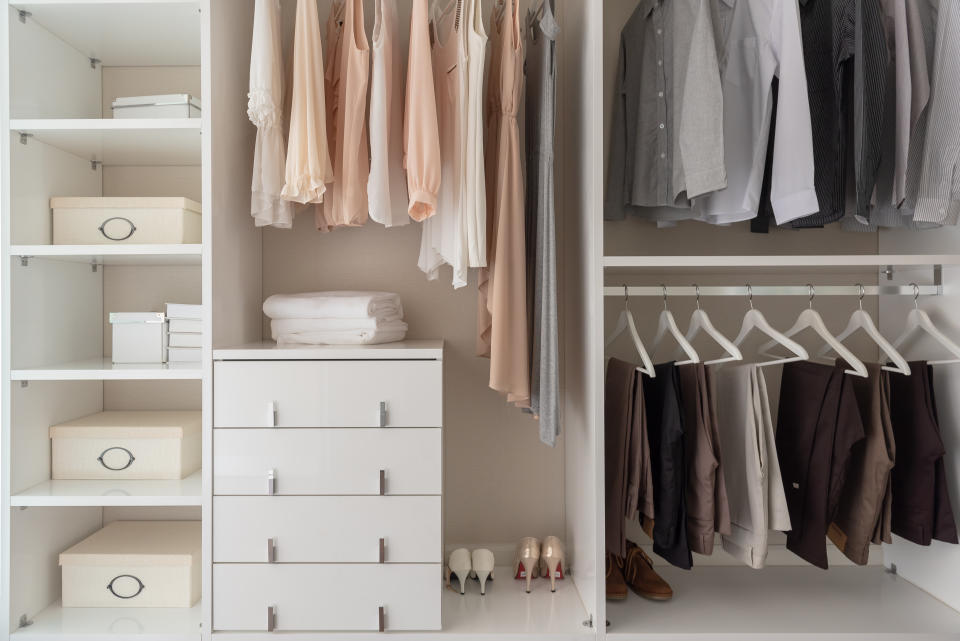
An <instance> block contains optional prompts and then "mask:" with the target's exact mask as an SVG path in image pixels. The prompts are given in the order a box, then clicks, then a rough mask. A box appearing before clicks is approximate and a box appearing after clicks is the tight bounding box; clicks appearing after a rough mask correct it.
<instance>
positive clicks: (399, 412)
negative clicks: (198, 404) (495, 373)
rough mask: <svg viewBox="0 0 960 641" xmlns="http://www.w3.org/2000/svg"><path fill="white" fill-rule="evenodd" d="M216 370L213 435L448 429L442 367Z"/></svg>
mask: <svg viewBox="0 0 960 641" xmlns="http://www.w3.org/2000/svg"><path fill="white" fill-rule="evenodd" d="M215 369H216V377H215V380H214V387H215V392H214V397H215V398H214V405H215V409H214V417H213V421H214V425H215V426H216V427H441V426H442V424H443V403H442V399H443V363H441V362H439V361H386V362H385V361H332V362H331V361H259V362H231V361H225V362H218V363H217V364H216V366H215ZM381 403H383V404H384V405H383V407H384V412H385V414H383V415H382V416H381V411H380V408H381ZM381 420H382V422H381Z"/></svg>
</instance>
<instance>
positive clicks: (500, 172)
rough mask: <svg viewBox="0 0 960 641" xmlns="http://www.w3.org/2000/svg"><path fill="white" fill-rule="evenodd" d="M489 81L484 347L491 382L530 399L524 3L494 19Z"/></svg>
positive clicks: (503, 5)
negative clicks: (522, 117) (522, 122)
mask: <svg viewBox="0 0 960 641" xmlns="http://www.w3.org/2000/svg"><path fill="white" fill-rule="evenodd" d="M490 40H491V61H490V75H489V81H488V83H487V95H488V98H487V109H488V112H487V127H488V138H487V146H486V172H487V173H486V178H487V267H486V268H485V269H481V270H480V281H479V282H480V301H479V302H480V304H479V306H478V322H477V330H478V340H477V352H478V354H479V355H481V356H489V357H490V387H491V388H493V389H495V390H497V391H500V392H502V393H504V394H506V395H507V400H508V401H510V402H513V403H516V404H518V405H520V406H528V405H529V402H530V350H529V345H528V336H527V276H526V240H525V229H524V200H523V184H524V181H523V165H522V160H521V149H520V127H519V124H518V122H517V113H518V111H519V109H520V101H521V97H522V92H523V42H522V33H521V29H520V7H519V0H499V1H498V2H497V4H496V6H495V7H494V10H493V19H492V20H491V38H490Z"/></svg>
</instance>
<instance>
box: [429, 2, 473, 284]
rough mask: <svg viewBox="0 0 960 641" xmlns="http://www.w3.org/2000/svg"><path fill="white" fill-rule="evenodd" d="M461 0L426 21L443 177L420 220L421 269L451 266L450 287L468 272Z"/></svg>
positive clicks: (432, 273)
mask: <svg viewBox="0 0 960 641" xmlns="http://www.w3.org/2000/svg"><path fill="white" fill-rule="evenodd" d="M462 8H463V0H450V3H449V4H448V5H447V6H446V7H445V8H444V9H443V10H442V11H440V10H438V11H436V12H435V13H434V18H433V20H432V21H431V23H430V28H431V33H432V36H433V37H432V41H433V46H432V49H431V53H432V60H433V83H434V88H435V90H436V99H437V123H438V125H439V131H440V167H441V174H442V175H443V180H442V181H441V182H440V191H439V193H438V194H437V213H436V214H435V215H434V216H432V217H431V218H429V219H427V220H425V221H424V223H423V227H422V234H421V238H420V259H419V260H418V265H419V267H420V270H421V271H423V273H425V274H426V275H427V278H428V279H429V280H436V279H437V277H438V276H439V273H440V267H441V266H443V265H445V264H446V265H450V267H451V268H452V269H453V287H454V288H455V289H459V288H461V287H465V286H466V284H467V277H468V272H469V270H468V264H467V254H466V247H465V244H464V242H463V237H462V235H461V230H462V229H463V218H464V205H465V202H464V199H463V188H464V184H465V182H466V180H465V175H464V169H465V167H464V158H463V154H464V152H465V142H466V135H465V134H466V129H465V126H466V118H465V108H466V84H467V76H466V68H467V65H466V58H467V52H466V41H465V39H464V38H463V30H462V15H461V11H462Z"/></svg>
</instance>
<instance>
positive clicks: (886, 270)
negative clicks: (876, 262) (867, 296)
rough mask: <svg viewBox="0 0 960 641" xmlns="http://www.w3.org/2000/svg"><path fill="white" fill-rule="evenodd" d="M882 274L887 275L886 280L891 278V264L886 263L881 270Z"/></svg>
mask: <svg viewBox="0 0 960 641" xmlns="http://www.w3.org/2000/svg"><path fill="white" fill-rule="evenodd" d="M883 275H884V276H886V277H887V280H893V265H887V267H886V268H885V269H884V270H883Z"/></svg>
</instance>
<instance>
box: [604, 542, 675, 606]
mask: <svg viewBox="0 0 960 641" xmlns="http://www.w3.org/2000/svg"><path fill="white" fill-rule="evenodd" d="M625 561H626V563H625V568H624V572H623V574H624V577H625V578H626V582H627V585H629V586H630V589H631V590H633V591H634V592H636V593H637V594H639V595H640V596H642V597H644V598H646V599H653V600H654V601H669V600H670V599H672V598H673V590H672V589H671V588H670V585H669V584H668V583H667V582H666V581H664V580H663V578H662V577H661V576H660V575H659V574H657V572H656V571H655V570H654V569H653V561H651V560H650V557H649V556H647V554H646V553H645V552H644V551H643V550H641V549H640V548H639V547H638V546H637V544H636V543H632V542H631V541H627V558H626V560H625ZM607 581H608V584H609V579H608V580H607Z"/></svg>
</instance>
